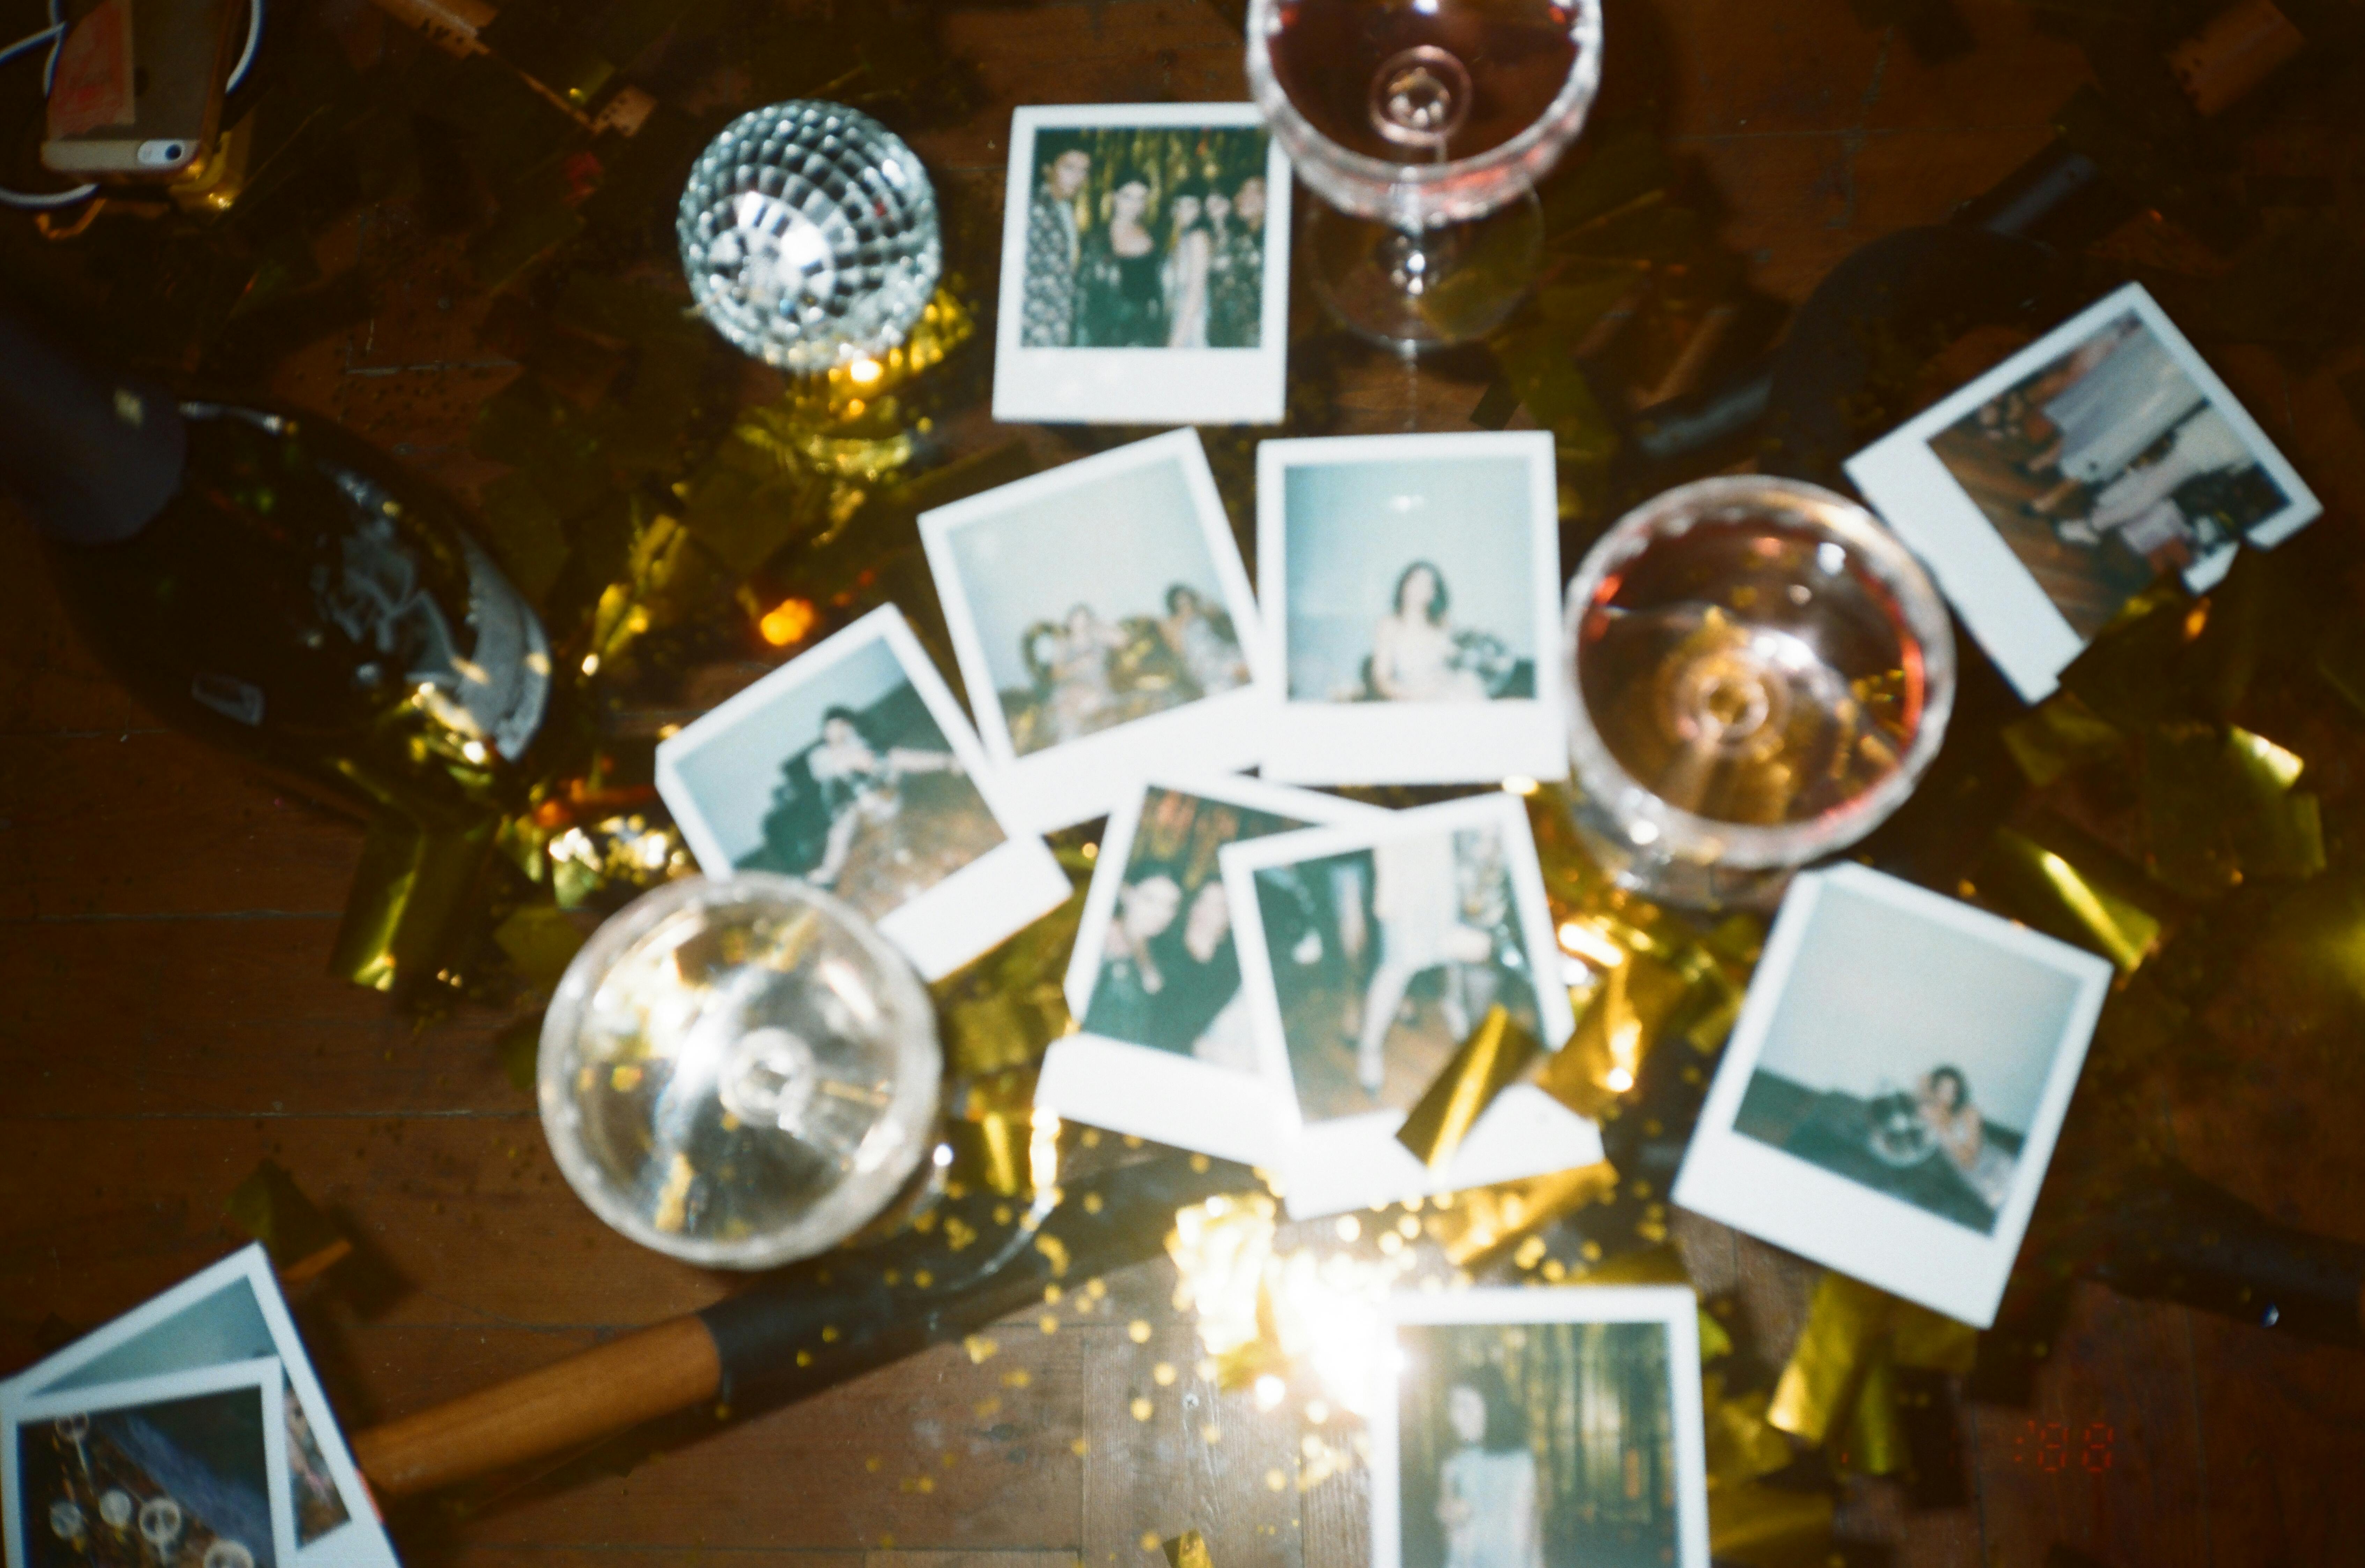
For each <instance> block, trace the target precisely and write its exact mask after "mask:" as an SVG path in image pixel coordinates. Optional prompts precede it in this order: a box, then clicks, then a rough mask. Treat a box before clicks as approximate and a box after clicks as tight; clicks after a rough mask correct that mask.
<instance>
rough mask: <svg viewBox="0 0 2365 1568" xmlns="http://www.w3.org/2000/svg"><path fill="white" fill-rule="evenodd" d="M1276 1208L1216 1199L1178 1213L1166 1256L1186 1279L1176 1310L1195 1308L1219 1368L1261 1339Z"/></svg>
mask: <svg viewBox="0 0 2365 1568" xmlns="http://www.w3.org/2000/svg"><path fill="white" fill-rule="evenodd" d="M1273 1215H1274V1208H1273V1202H1272V1199H1271V1198H1270V1197H1267V1196H1266V1195H1265V1194H1264V1193H1244V1194H1241V1195H1239V1196H1218V1197H1213V1198H1209V1199H1208V1200H1207V1201H1206V1202H1205V1203H1203V1204H1193V1205H1191V1206H1190V1207H1189V1208H1185V1209H1180V1210H1177V1211H1176V1213H1175V1215H1174V1229H1173V1232H1172V1233H1171V1235H1169V1236H1168V1237H1167V1238H1166V1250H1167V1253H1168V1254H1169V1255H1170V1256H1171V1258H1172V1259H1173V1260H1174V1267H1175V1271H1177V1272H1178V1273H1179V1274H1180V1275H1181V1276H1182V1282H1181V1284H1180V1285H1179V1286H1177V1288H1176V1293H1175V1305H1176V1307H1177V1308H1178V1309H1180V1310H1190V1309H1193V1308H1195V1309H1196V1310H1197V1312H1198V1317H1199V1340H1200V1343H1202V1344H1204V1345H1205V1346H1206V1348H1207V1353H1208V1354H1209V1355H1210V1356H1213V1357H1215V1358H1216V1361H1217V1364H1218V1366H1219V1367H1220V1366H1221V1365H1222V1364H1223V1362H1224V1361H1225V1359H1226V1358H1227V1357H1231V1358H1238V1357H1239V1356H1240V1355H1241V1354H1242V1353H1243V1352H1246V1351H1249V1350H1251V1349H1252V1348H1253V1347H1254V1346H1255V1345H1256V1344H1257V1342H1258V1340H1259V1339H1260V1338H1261V1336H1262V1333H1263V1323H1262V1304H1263V1300H1264V1283H1265V1269H1266V1265H1267V1264H1268V1263H1270V1262H1271V1261H1272V1241H1273V1235H1274V1231H1275V1226H1274V1220H1273Z"/></svg>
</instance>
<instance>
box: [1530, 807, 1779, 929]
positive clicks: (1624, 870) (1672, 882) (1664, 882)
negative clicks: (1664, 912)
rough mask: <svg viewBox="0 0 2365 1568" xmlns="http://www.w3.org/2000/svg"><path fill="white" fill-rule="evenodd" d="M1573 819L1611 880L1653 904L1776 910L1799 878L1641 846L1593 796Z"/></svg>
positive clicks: (1577, 809)
mask: <svg viewBox="0 0 2365 1568" xmlns="http://www.w3.org/2000/svg"><path fill="white" fill-rule="evenodd" d="M1570 820H1571V822H1572V823H1573V824H1574V825H1575V828H1576V836H1577V838H1578V839H1579V841H1581V842H1582V843H1583V844H1584V846H1585V847H1586V853H1588V854H1590V855H1591V856H1592V857H1593V859H1594V861H1595V863H1596V864H1597V865H1598V866H1599V867H1600V868H1602V869H1603V870H1604V871H1607V872H1608V874H1609V879H1610V880H1612V881H1614V882H1616V883H1617V884H1618V885H1619V886H1620V887H1621V888H1623V889H1625V890H1627V891H1628V892H1631V893H1637V894H1640V895H1641V896H1642V897H1643V898H1646V899H1648V900H1650V901H1651V902H1653V903H1661V904H1667V905H1671V906H1672V907H1674V908H1676V909H1690V910H1700V911H1706V912H1711V913H1712V912H1715V911H1718V910H1736V909H1747V910H1771V909H1773V908H1774V907H1775V905H1777V904H1778V903H1780V902H1782V895H1783V894H1784V893H1786V892H1788V891H1789V890H1790V879H1792V878H1793V877H1795V876H1797V875H1798V874H1799V868H1798V867H1796V866H1729V865H1725V864H1723V863H1721V862H1719V861H1713V860H1707V861H1703V860H1695V859H1687V858H1686V857H1683V856H1680V855H1676V854H1673V853H1670V852H1668V851H1667V850H1665V849H1664V848H1663V847H1661V846H1656V845H1640V844H1636V843H1635V842H1634V840H1633V837H1632V836H1631V830H1630V829H1629V827H1628V826H1627V824H1625V823H1621V822H1620V821H1619V820H1618V818H1617V816H1616V814H1615V813H1613V812H1610V811H1609V810H1608V808H1607V807H1605V806H1603V805H1602V804H1600V803H1599V802H1598V801H1594V800H1593V799H1592V798H1590V797H1589V796H1585V795H1579V796H1578V797H1577V798H1576V801H1575V807H1574V809H1573V810H1572V811H1571V812H1570Z"/></svg>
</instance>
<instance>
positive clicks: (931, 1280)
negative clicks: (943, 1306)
mask: <svg viewBox="0 0 2365 1568" xmlns="http://www.w3.org/2000/svg"><path fill="white" fill-rule="evenodd" d="M912 1282H913V1284H915V1285H917V1286H919V1287H920V1288H921V1289H922V1290H926V1289H927V1288H928V1287H929V1286H930V1285H933V1284H935V1283H936V1275H934V1274H932V1273H930V1272H928V1271H926V1270H925V1269H914V1270H913V1271H912Z"/></svg>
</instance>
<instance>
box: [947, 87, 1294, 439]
mask: <svg viewBox="0 0 2365 1568" xmlns="http://www.w3.org/2000/svg"><path fill="white" fill-rule="evenodd" d="M1123 126H1140V127H1143V128H1145V129H1155V128H1159V127H1175V128H1178V129H1188V128H1193V127H1207V128H1210V129H1239V130H1262V129H1265V125H1264V118H1263V117H1262V116H1261V115H1260V114H1259V113H1258V112H1257V106H1255V105H1254V104H1092V105H1070V106H1050V105H1035V106H1030V107H1027V108H1022V109H1018V110H1016V111H1014V113H1013V114H1012V115H1011V117H1010V173H1009V175H1008V184H1007V185H1006V187H1005V188H1004V191H1003V218H1002V295H1001V317H1000V320H999V322H998V324H997V327H996V330H995V333H994V362H993V417H994V418H995V419H997V420H1002V421H1003V423H1005V424H1014V423H1024V422H1026V421H1029V420H1036V421H1042V422H1046V423H1079V424H1111V425H1128V424H1143V425H1238V424H1277V423H1279V422H1280V420H1281V418H1282V415H1283V412H1284V411H1285V410H1286V409H1287V406H1288V389H1287V379H1286V376H1287V369H1288V356H1289V239H1290V220H1289V188H1290V171H1289V157H1288V154H1286V153H1284V152H1283V151H1282V150H1281V141H1280V139H1279V138H1277V137H1270V138H1269V139H1268V140H1267V143H1266V150H1265V173H1264V188H1265V218H1264V235H1265V239H1264V314H1263V317H1262V319H1261V325H1260V328H1259V330H1258V332H1257V346H1256V347H1255V348H1252V349H1092V348H1083V349H1045V348H1027V347H1025V346H1023V345H1022V344H1021V343H1020V342H1019V341H1018V338H1019V329H1020V328H1021V327H1022V326H1023V325H1024V324H1025V320H1026V213H1027V206H1028V204H1029V203H1030V202H1032V201H1033V199H1034V196H1035V138H1036V134H1037V132H1038V131H1045V130H1091V129H1103V128H1108V127H1123Z"/></svg>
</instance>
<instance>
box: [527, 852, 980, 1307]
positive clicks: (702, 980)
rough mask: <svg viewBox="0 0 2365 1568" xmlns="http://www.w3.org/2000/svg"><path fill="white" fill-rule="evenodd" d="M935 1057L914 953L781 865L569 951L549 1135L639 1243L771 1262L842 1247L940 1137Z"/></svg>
mask: <svg viewBox="0 0 2365 1568" xmlns="http://www.w3.org/2000/svg"><path fill="white" fill-rule="evenodd" d="M943 1072H944V1059H943V1054H942V1052H941V1050H940V1048H939V1047H938V1045H937V1042H936V1012H935V1009H934V1007H933V1006H932V1004H931V1003H930V1002H929V1000H928V993H927V991H926V989H925V987H923V986H922V985H921V983H920V980H919V977H918V976H917V975H915V974H913V971H912V968H911V965H910V964H909V963H907V962H906V961H905V960H904V958H902V955H901V954H899V953H897V952H896V951H895V949H894V948H892V947H891V946H888V945H887V943H886V941H885V940H884V939H883V938H881V937H880V935H879V934H878V932H877V931H876V930H874V929H873V928H872V927H871V925H870V924H869V922H868V921H866V920H864V919H863V918H862V917H861V916H860V915H858V914H857V913H855V912H854V911H853V910H852V909H850V908H848V907H847V906H846V905H845V904H843V903H840V902H838V901H837V900H835V899H834V898H832V897H830V896H829V895H828V894H826V893H823V892H820V891H817V890H814V889H813V888H812V887H810V886H808V885H807V884H805V883H803V882H800V881H795V880H792V879H790V878H787V877H779V876H773V875H770V874H768V873H764V872H744V873H742V874H740V875H738V876H735V877H732V878H728V879H721V880H708V879H701V878H695V877H692V878H685V879H681V880H679V881H675V882H669V883H667V884H666V885H665V886H663V887H660V888H658V889H657V890H655V891H653V892H649V893H645V894H644V895H643V896H642V897H640V898H639V899H637V900H635V901H634V902H633V903H631V904H629V905H627V906H626V907H625V909H624V910H623V911H622V913H619V914H617V915H616V916H615V917H614V918H613V919H611V920H610V921H609V922H608V923H607V924H605V925H603V926H601V927H600V930H599V932H598V933H597V934H596V935H593V937H592V938H591V940H590V941H589V942H588V943H587V944H585V946H584V947H583V950H582V951H581V952H580V953H577V955H576V957H575V961H574V962H573V963H572V964H571V965H569V966H568V968H567V970H566V975H565V977H564V978H563V979H561V980H560V981H559V984H558V990H557V992H556V993H555V995H554V996H553V997H552V999H551V1003H550V1009H549V1011H548V1012H547V1013H546V1014H544V1021H543V1031H542V1054H541V1059H540V1069H539V1076H540V1081H541V1082H540V1092H541V1101H542V1120H543V1128H544V1131H545V1132H546V1133H547V1134H548V1135H549V1137H550V1147H551V1152H552V1153H553V1154H554V1155H555V1157H556V1158H557V1160H558V1168H559V1170H560V1171H561V1172H563V1173H564V1174H565V1175H566V1180H567V1182H568V1183H569V1184H570V1185H572V1186H573V1187H574V1188H575V1191H576V1193H577V1195H578V1196H580V1197H581V1198H582V1199H583V1201H584V1202H585V1203H586V1204H589V1205H590V1207H591V1209H592V1211H593V1212H594V1213H596V1214H597V1215H599V1216H600V1218H601V1219H603V1220H606V1221H607V1222H608V1223H609V1224H610V1225H611V1226H615V1228H616V1229H618V1230H620V1231H622V1233H623V1234H624V1235H626V1236H628V1237H631V1238H633V1240H635V1241H638V1242H640V1243H641V1244H642V1245H644V1246H646V1247H653V1248H655V1249H657V1250H659V1251H661V1252H667V1253H671V1254H672V1255H673V1256H675V1257H677V1258H682V1259H687V1260H689V1261H691V1262H694V1263H701V1264H704V1265H706V1266H707V1267H710V1268H715V1267H720V1268H733V1269H765V1268H770V1267H772V1266H774V1265H775V1264H779V1263H785V1262H790V1261H792V1260H796V1259H799V1258H804V1257H809V1256H811V1255H812V1254H813V1253H815V1252H819V1251H821V1250H823V1249H825V1248H829V1247H834V1246H835V1245H836V1244H837V1243H839V1242H840V1241H843V1240H845V1239H846V1238H847V1237H849V1236H851V1235H853V1234H854V1233H855V1232H857V1230H859V1229H861V1228H862V1226H865V1225H867V1224H869V1222H870V1221H871V1220H872V1219H873V1218H875V1217H876V1216H877V1215H879V1214H880V1211H881V1210H883V1209H885V1208H887V1207H888V1206H889V1204H890V1203H891V1201H892V1200H893V1199H895V1198H896V1196H897V1195H898V1194H899V1193H900V1192H901V1190H902V1188H903V1186H904V1184H905V1182H907V1180H909V1179H910V1178H912V1176H913V1172H914V1171H915V1170H918V1169H919V1166H920V1161H921V1159H922V1158H923V1157H924V1156H925V1155H926V1154H927V1153H928V1152H929V1151H930V1150H931V1149H933V1148H935V1146H936V1136H935V1135H936V1108H937V1094H938V1089H939V1081H940V1080H941V1078H942V1076H943Z"/></svg>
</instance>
